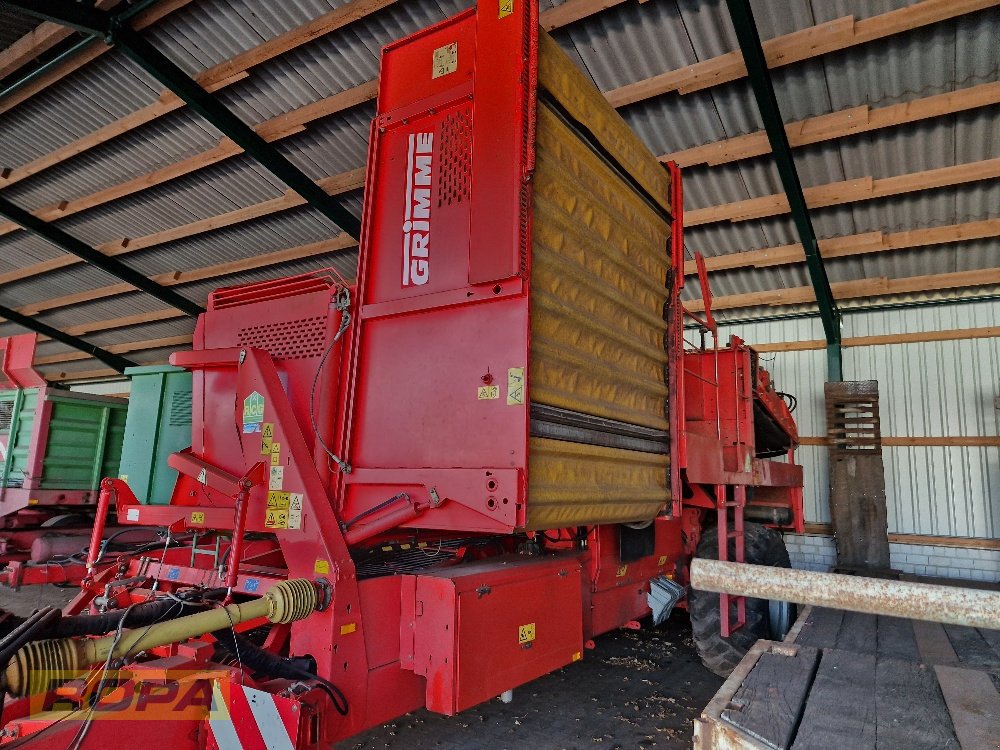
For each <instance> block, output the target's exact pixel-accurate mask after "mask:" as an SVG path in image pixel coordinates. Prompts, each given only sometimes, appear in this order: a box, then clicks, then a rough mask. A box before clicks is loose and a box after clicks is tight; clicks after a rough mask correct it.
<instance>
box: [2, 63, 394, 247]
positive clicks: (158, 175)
mask: <svg viewBox="0 0 1000 750" xmlns="http://www.w3.org/2000/svg"><path fill="white" fill-rule="evenodd" d="M376 89H377V82H373V83H366V84H362V85H361V86H356V87H355V88H352V89H348V90H347V91H342V92H340V93H337V94H334V95H332V96H328V97H326V98H324V99H321V100H319V101H317V102H313V103H311V104H307V105H305V106H304V107H299V108H298V109H295V110H292V111H291V112H286V113H285V114H283V115H279V116H277V117H274V118H272V119H270V120H267V121H265V122H262V123H260V124H259V125H257V126H256V127H255V128H254V130H255V131H256V132H257V134H258V135H259V136H261V137H262V138H263V139H264V140H265V141H267V142H268V143H273V142H275V141H278V140H281V139H282V138H287V137H288V136H291V135H294V134H296V133H301V132H302V131H303V130H305V127H306V125H308V124H309V123H311V122H314V121H315V120H318V119H320V118H322V117H326V116H328V115H331V114H334V113H336V112H342V111H344V110H346V109H350V108H351V107H354V106H356V105H357V104H359V103H361V102H364V101H368V100H369V99H374V97H375V93H376ZM112 124H113V125H117V124H118V123H112ZM241 153H243V149H241V148H240V147H239V146H238V145H236V144H235V143H233V142H232V141H231V140H229V139H228V138H222V139H220V140H219V142H218V143H217V144H216V145H215V146H214V147H212V148H210V149H208V150H207V151H202V152H201V153H198V154H194V155H192V156H189V157H187V158H186V159H182V160H180V161H179V162H175V163H174V164H168V165H167V166H165V167H162V168H161V169H157V170H154V171H153V172H150V173H149V174H144V175H139V176H138V177H135V178H133V179H131V180H127V181H126V182H123V183H120V184H118V185H113V186H111V187H108V188H105V189H104V190H99V191H98V192H96V193H92V194H90V195H86V196H82V197H80V198H76V199H74V200H71V201H60V202H58V203H53V204H51V205H49V206H44V207H42V208H40V209H38V210H36V211H34V212H33V213H34V215H35V216H36V217H37V218H39V219H44V220H45V221H57V220H59V219H62V218H65V217H67V216H72V215H73V214H76V213H79V212H80V211H86V210H88V209H91V208H95V207H96V206H100V205H104V204H105V203H110V202H111V201H115V200H118V199H120V198H124V197H126V196H129V195H134V194H135V193H139V192H142V191H143V190H148V189H149V188H151V187H155V186H157V185H162V184H164V183H166V182H169V181H170V180H174V179H177V178H178V177H182V176H184V175H187V174H191V173H192V172H196V171H198V170H199V169H204V168H206V167H209V166H211V165H213V164H218V163H219V162H221V161H224V160H226V159H228V158H230V157H232V156H236V155H238V154H241ZM43 158H46V159H47V158H48V157H43ZM302 203H304V201H303V200H300V201H299V205H301V204H302ZM18 229H20V227H19V226H18V225H17V224H15V223H13V222H7V223H3V224H0V236H3V235H5V234H10V233H11V232H14V231H17V230H18Z"/></svg>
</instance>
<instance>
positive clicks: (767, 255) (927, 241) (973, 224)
mask: <svg viewBox="0 0 1000 750" xmlns="http://www.w3.org/2000/svg"><path fill="white" fill-rule="evenodd" d="M988 237H1000V219H983V220H982V221H968V222H964V223H961V224H949V225H947V226H941V227H928V228H926V229H909V230H906V231H902V232H864V233H862V234H851V235H846V236H844V237H830V238H827V239H823V240H819V249H820V253H822V255H823V258H824V259H829V258H846V257H851V256H855V255H864V254H867V253H880V252H888V251H892V250H905V249H909V248H914V247H929V246H932V245H941V244H945V243H950V242H963V241H966V240H977V239H984V238H988ZM804 261H805V253H804V252H803V251H802V245H801V244H799V243H794V244H791V245H777V246H775V247H765V248H760V249H758V250H745V251H741V252H736V253H726V254H724V255H716V256H712V257H711V258H705V269H706V270H708V271H722V270H729V269H733V268H765V267H768V266H776V265H783V264H788V263H800V262H804ZM697 272H698V269H697V266H696V264H695V262H694V261H693V260H692V261H687V262H685V264H684V273H685V275H690V276H693V275H694V274H696V273H697Z"/></svg>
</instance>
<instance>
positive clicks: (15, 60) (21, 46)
mask: <svg viewBox="0 0 1000 750" xmlns="http://www.w3.org/2000/svg"><path fill="white" fill-rule="evenodd" d="M73 34H74V31H73V29H71V28H68V27H66V26H60V25H59V24H57V23H51V22H50V21H44V22H43V23H40V24H39V25H38V26H36V27H35V28H33V29H32V30H31V31H29V32H28V33H27V34H25V35H24V36H22V37H21V38H20V39H18V40H17V41H16V42H14V43H13V44H11V45H10V46H9V47H7V48H6V49H4V50H2V51H0V78H5V77H6V76H8V75H10V74H11V73H13V72H15V71H16V70H17V69H18V68H20V67H22V66H23V65H25V64H27V63H29V62H31V61H32V60H33V59H35V58H36V57H38V56H39V55H40V54H42V53H43V52H45V51H47V50H50V49H52V48H53V47H54V46H55V45H57V44H59V42H61V41H62V40H63V39H68V38H69V37H71V36H72V35H73Z"/></svg>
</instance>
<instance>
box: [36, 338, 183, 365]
mask: <svg viewBox="0 0 1000 750" xmlns="http://www.w3.org/2000/svg"><path fill="white" fill-rule="evenodd" d="M193 340H194V336H193V335H192V334H190V333H187V334H184V335H183V336H164V337H162V338H158V339H147V340H146V341H131V342H129V343H127V344H112V345H111V346H106V347H105V349H106V350H107V351H109V352H111V353H112V354H129V353H131V352H141V351H149V350H150V349H167V348H171V347H175V346H186V345H188V344H190V343H191V342H192V341H193ZM84 359H93V355H91V354H87V353H86V352H65V353H63V354H51V355H49V356H47V357H35V361H34V362H33V364H35V365H55V364H61V363H63V362H79V361H81V360H84Z"/></svg>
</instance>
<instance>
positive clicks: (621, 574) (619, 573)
mask: <svg viewBox="0 0 1000 750" xmlns="http://www.w3.org/2000/svg"><path fill="white" fill-rule="evenodd" d="M626 573H628V565H622V566H621V567H620V568H618V571H617V572H616V573H615V577H616V578H623V577H624V576H625V574H626Z"/></svg>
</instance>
